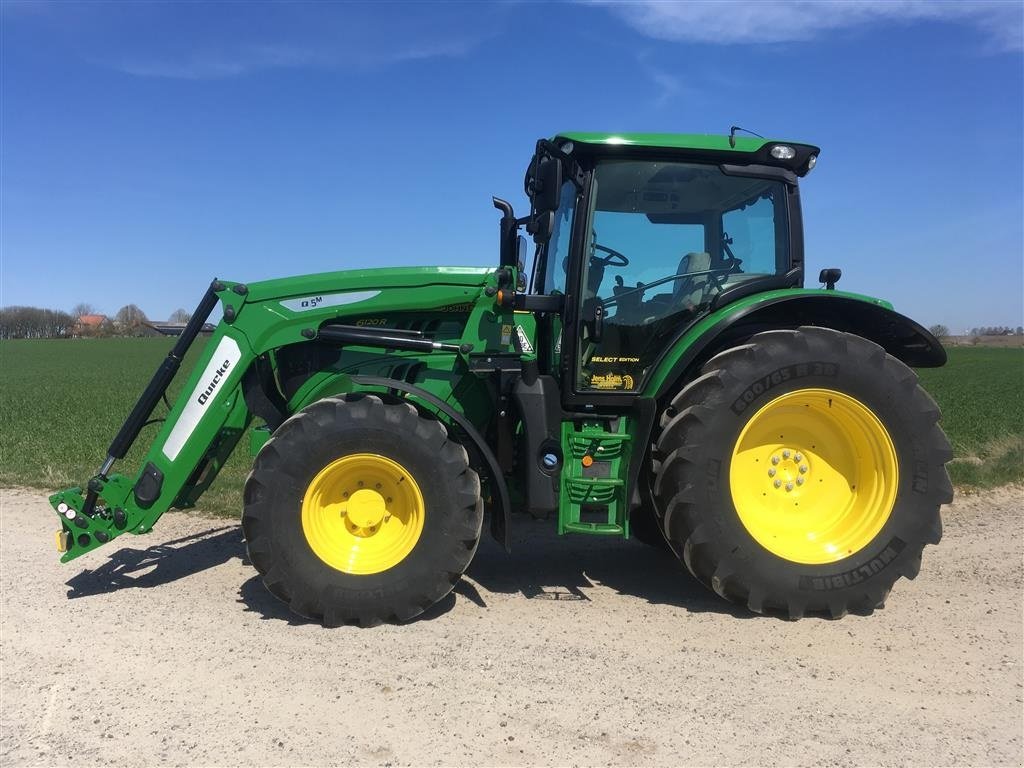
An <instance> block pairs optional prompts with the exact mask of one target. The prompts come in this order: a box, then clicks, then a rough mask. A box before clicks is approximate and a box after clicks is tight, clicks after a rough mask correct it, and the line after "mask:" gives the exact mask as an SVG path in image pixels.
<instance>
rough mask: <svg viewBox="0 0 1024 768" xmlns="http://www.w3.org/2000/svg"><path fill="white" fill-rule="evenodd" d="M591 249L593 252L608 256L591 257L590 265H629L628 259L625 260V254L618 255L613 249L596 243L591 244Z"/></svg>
mask: <svg viewBox="0 0 1024 768" xmlns="http://www.w3.org/2000/svg"><path fill="white" fill-rule="evenodd" d="M591 247H592V248H593V249H594V250H595V251H603V252H604V253H607V254H608V255H607V256H591V257H590V263H591V264H600V265H601V266H602V267H625V266H628V265H629V258H627V257H626V255H625V254H622V253H619V252H618V251H616V250H615V249H614V248H609V247H607V246H605V245H599V244H597V243H593V244H592V245H591Z"/></svg>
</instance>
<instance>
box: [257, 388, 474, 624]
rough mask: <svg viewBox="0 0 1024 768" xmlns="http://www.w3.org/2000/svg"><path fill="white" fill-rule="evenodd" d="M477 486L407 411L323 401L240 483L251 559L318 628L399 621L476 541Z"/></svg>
mask: <svg viewBox="0 0 1024 768" xmlns="http://www.w3.org/2000/svg"><path fill="white" fill-rule="evenodd" d="M482 519H483V502H482V500H481V498H480V480H479V478H478V477H477V474H476V472H474V471H473V470H472V469H471V468H470V467H469V462H468V457H467V455H466V450H465V448H463V447H462V446H461V445H459V444H458V443H456V442H454V441H452V440H451V439H450V438H449V436H448V432H447V430H446V429H445V428H444V426H443V425H442V424H441V423H440V422H438V421H434V420H431V419H427V418H424V417H422V416H420V414H419V413H418V412H417V411H416V409H415V408H414V407H413V406H412V405H411V404H409V403H385V402H383V401H382V400H381V399H380V398H379V397H377V396H374V395H366V396H361V395H348V396H345V397H331V398H325V399H323V400H320V401H318V402H316V403H313V404H312V405H310V406H309V407H307V408H305V409H303V410H302V411H299V412H298V413H297V414H295V415H294V416H292V417H291V418H289V419H288V420H287V421H285V422H284V424H282V425H281V427H280V428H279V429H278V430H277V431H276V432H275V433H274V436H273V437H272V438H271V439H270V440H269V441H268V442H267V443H266V445H264V446H263V448H262V449H261V450H260V452H259V455H258V456H257V457H256V461H255V463H254V465H253V470H252V472H251V473H250V474H249V478H248V480H246V483H245V510H244V512H243V515H242V529H243V531H244V533H245V539H246V543H247V546H248V551H249V558H250V560H252V563H253V565H255V566H256V569H257V570H258V571H259V573H260V575H261V576H262V577H263V582H264V584H265V585H266V587H267V589H269V590H270V591H271V592H272V593H273V594H274V595H276V596H277V597H279V598H281V599H282V600H284V601H285V602H287V603H288V604H289V606H290V608H291V609H292V611H294V612H295V613H297V614H299V615H301V616H305V617H307V618H312V619H316V620H318V621H321V622H323V623H324V624H325V625H328V626H334V625H339V624H350V623H352V624H360V625H362V626H370V625H373V624H378V623H380V622H382V621H405V620H408V619H411V618H413V617H414V616H417V615H418V614H420V613H422V612H423V611H424V610H425V609H426V608H429V607H430V606H431V605H433V604H434V603H436V602H437V601H438V600H440V599H441V598H442V597H444V596H445V595H447V594H448V593H449V592H450V591H451V590H452V588H453V587H454V585H455V583H456V582H457V581H458V580H459V578H460V577H461V575H462V573H463V572H464V571H465V570H466V567H467V566H468V565H469V562H470V560H471V559H472V557H473V554H474V552H475V551H476V547H477V543H478V542H479V540H480V528H481V523H482Z"/></svg>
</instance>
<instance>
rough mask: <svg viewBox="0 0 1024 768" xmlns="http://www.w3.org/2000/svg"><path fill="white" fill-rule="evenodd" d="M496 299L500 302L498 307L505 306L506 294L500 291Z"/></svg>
mask: <svg viewBox="0 0 1024 768" xmlns="http://www.w3.org/2000/svg"><path fill="white" fill-rule="evenodd" d="M495 298H497V300H498V306H504V304H505V292H504V291H498V293H497V294H495Z"/></svg>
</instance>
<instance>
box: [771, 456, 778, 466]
mask: <svg viewBox="0 0 1024 768" xmlns="http://www.w3.org/2000/svg"><path fill="white" fill-rule="evenodd" d="M778 463H779V457H778V456H772V464H778Z"/></svg>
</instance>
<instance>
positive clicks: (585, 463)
mask: <svg viewBox="0 0 1024 768" xmlns="http://www.w3.org/2000/svg"><path fill="white" fill-rule="evenodd" d="M593 463H594V457H593V456H590V455H587V456H584V457H583V459H582V460H581V461H580V464H582V465H583V466H584V467H589V466H590V465H591V464H593Z"/></svg>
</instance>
